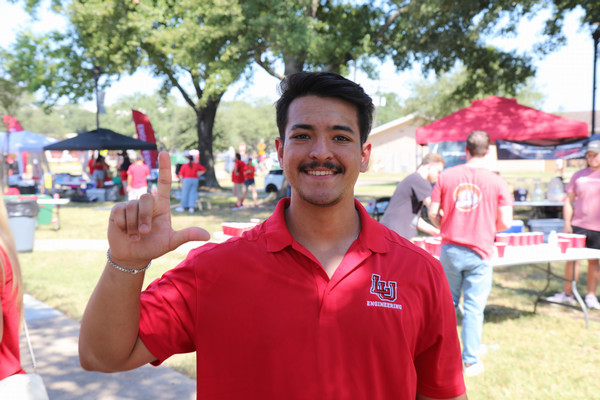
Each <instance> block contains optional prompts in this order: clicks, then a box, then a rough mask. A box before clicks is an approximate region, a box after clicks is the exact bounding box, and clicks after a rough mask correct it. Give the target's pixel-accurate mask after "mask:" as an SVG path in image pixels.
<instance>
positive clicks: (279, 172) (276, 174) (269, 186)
mask: <svg viewBox="0 0 600 400" xmlns="http://www.w3.org/2000/svg"><path fill="white" fill-rule="evenodd" d="M284 182H285V176H284V175H283V169H281V168H274V169H272V170H270V171H269V173H268V174H267V175H266V176H265V192H267V193H272V192H279V191H280V190H281V188H282V186H283V184H284Z"/></svg>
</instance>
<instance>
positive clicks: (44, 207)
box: [37, 194, 54, 225]
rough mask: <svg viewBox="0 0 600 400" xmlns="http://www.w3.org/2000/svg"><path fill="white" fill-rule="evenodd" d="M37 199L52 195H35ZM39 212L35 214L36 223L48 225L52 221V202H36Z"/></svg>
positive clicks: (47, 197)
mask: <svg viewBox="0 0 600 400" xmlns="http://www.w3.org/2000/svg"><path fill="white" fill-rule="evenodd" d="M37 198H38V199H51V198H52V197H50V196H48V195H46V194H44V195H41V196H37ZM38 207H39V208H40V212H39V214H38V216H37V223H38V225H50V224H51V223H52V213H53V212H54V205H53V204H38Z"/></svg>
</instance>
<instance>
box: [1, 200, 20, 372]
mask: <svg viewBox="0 0 600 400" xmlns="http://www.w3.org/2000/svg"><path fill="white" fill-rule="evenodd" d="M0 299H1V303H2V319H1V320H0V380H2V379H4V378H7V377H9V376H12V375H15V374H24V373H25V371H24V370H23V368H22V367H21V355H20V350H19V325H20V322H21V318H22V317H23V316H22V310H23V278H22V276H21V268H20V267H19V259H18V258H17V250H16V247H15V242H14V240H13V237H12V234H11V230H10V225H9V223H8V214H7V212H6V207H5V205H4V200H3V199H0Z"/></svg>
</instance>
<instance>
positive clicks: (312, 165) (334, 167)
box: [298, 161, 344, 174]
mask: <svg viewBox="0 0 600 400" xmlns="http://www.w3.org/2000/svg"><path fill="white" fill-rule="evenodd" d="M317 168H324V169H330V170H332V171H335V172H336V173H340V174H341V173H342V172H344V168H343V167H342V166H341V165H336V164H334V163H332V162H331V161H326V162H324V163H320V162H318V161H311V162H309V163H306V164H302V165H300V166H299V167H298V169H299V170H300V171H302V172H306V171H307V170H309V169H317Z"/></svg>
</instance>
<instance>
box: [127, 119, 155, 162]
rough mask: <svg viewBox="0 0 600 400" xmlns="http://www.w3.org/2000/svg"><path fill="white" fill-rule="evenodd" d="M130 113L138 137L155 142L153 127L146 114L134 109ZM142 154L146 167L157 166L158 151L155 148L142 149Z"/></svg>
mask: <svg viewBox="0 0 600 400" xmlns="http://www.w3.org/2000/svg"><path fill="white" fill-rule="evenodd" d="M131 113H132V116H133V123H134V124H135V131H136V132H137V135H138V139H140V140H143V141H145V142H149V143H156V139H155V137H154V129H152V124H151V123H150V120H149V119H148V117H147V116H146V114H143V113H141V112H139V111H136V110H131ZM142 156H143V157H144V162H145V163H146V165H147V166H148V167H150V168H151V169H155V168H158V152H157V151H156V150H142Z"/></svg>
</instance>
